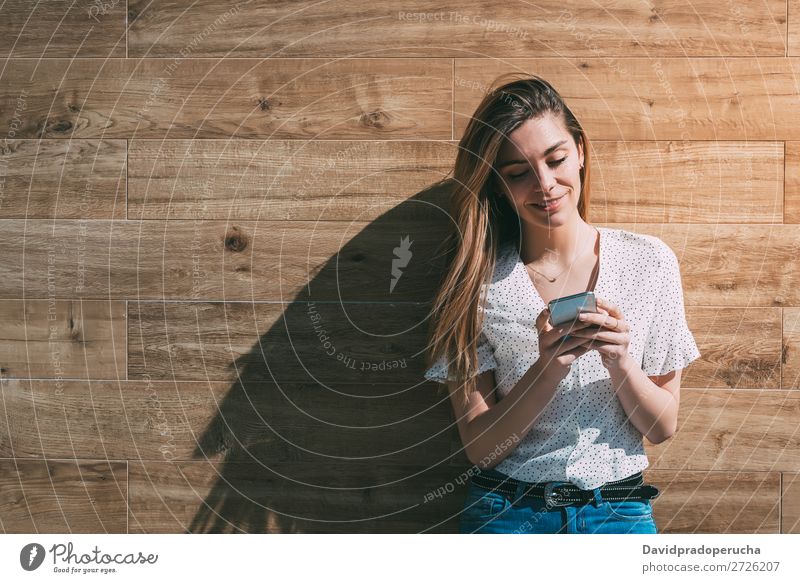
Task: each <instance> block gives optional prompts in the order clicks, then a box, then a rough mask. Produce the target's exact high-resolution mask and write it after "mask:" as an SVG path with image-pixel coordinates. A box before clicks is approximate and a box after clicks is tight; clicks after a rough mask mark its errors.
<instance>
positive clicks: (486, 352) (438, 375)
mask: <svg viewBox="0 0 800 583" xmlns="http://www.w3.org/2000/svg"><path fill="white" fill-rule="evenodd" d="M477 350H478V372H477V373H475V374H476V375H479V374H481V373H483V372H486V371H487V370H492V369H496V368H497V361H496V360H495V358H494V349H493V348H492V345H491V343H490V342H489V340H488V339H487V338H486V336H485V335H484V333H483V332H481V333H480V335H479V336H478V342H477ZM425 378H426V379H428V380H431V381H436V382H437V383H446V382H447V381H453V380H455V379H454V378H452V376H451V375H450V374H449V373H448V367H447V360H446V359H445V357H443V356H442V357H440V358H439V360H437V361H436V362H434V363H433V365H432V366H431V367H430V368H429V369H428V370H426V371H425Z"/></svg>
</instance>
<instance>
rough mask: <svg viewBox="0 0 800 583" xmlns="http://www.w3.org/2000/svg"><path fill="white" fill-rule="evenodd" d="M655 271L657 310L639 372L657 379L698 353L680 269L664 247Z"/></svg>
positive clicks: (672, 255)
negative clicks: (656, 278) (686, 306)
mask: <svg viewBox="0 0 800 583" xmlns="http://www.w3.org/2000/svg"><path fill="white" fill-rule="evenodd" d="M662 244H663V245H664V251H663V253H662V260H661V264H660V266H659V269H658V272H659V274H660V284H659V286H658V292H657V294H658V295H657V296H656V298H655V302H656V309H655V312H654V313H653V321H652V323H651V324H650V329H649V331H648V334H647V339H646V340H645V344H644V353H643V356H642V370H643V371H644V372H645V374H647V375H648V376H659V375H664V374H667V373H668V372H671V371H673V370H678V369H681V368H685V367H686V366H688V365H689V363H691V362H692V361H694V360H696V359H697V358H699V357H700V350H698V348H697V343H696V342H695V340H694V336H693V335H692V332H691V331H690V330H689V326H688V324H687V323H686V312H685V310H684V303H683V288H682V285H681V274H680V267H679V265H678V258H677V257H676V256H675V252H674V251H673V250H672V249H671V248H670V247H669V246H668V245H667V244H666V243H663V242H662Z"/></svg>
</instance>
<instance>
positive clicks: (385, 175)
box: [128, 139, 783, 224]
mask: <svg viewBox="0 0 800 583" xmlns="http://www.w3.org/2000/svg"><path fill="white" fill-rule="evenodd" d="M592 145H593V152H592V159H591V162H590V164H591V167H592V194H591V205H590V219H591V220H594V219H595V218H597V219H602V220H605V221H607V222H616V221H625V222H635V223H641V222H655V223H658V222H666V223H673V222H686V223H710V224H720V223H780V222H781V220H782V217H783V143H782V142H671V141H667V142H602V141H595V142H593V143H592ZM457 151H458V144H457V142H455V141H449V142H430V141H357V142H353V141H349V140H348V141H320V142H303V143H300V142H298V141H296V140H268V141H265V142H259V143H257V142H254V141H251V140H231V141H222V140H167V141H162V140H139V139H137V140H133V141H132V142H131V145H130V153H129V156H130V168H129V180H130V183H129V186H128V204H129V209H130V210H129V212H130V215H129V216H130V217H131V218H136V219H162V218H168V219H188V218H204V219H211V218H217V217H220V216H225V217H229V218H231V219H251V218H253V217H262V216H263V217H269V218H272V219H277V218H281V219H284V220H319V219H323V220H350V219H352V218H353V217H357V218H358V219H360V220H367V219H372V218H376V219H377V218H378V217H380V216H381V215H383V214H384V213H388V212H390V211H391V213H392V215H393V216H394V215H399V216H403V217H405V216H407V215H410V214H411V213H413V214H414V215H415V216H416V217H420V218H422V217H429V218H430V217H436V216H437V215H440V214H441V212H442V209H447V208H449V196H448V195H449V192H450V188H451V185H452V181H448V187H447V188H441V189H439V190H434V191H433V193H431V194H434V195H435V196H436V197H437V198H436V199H435V201H434V200H431V197H430V195H429V193H423V192H421V191H423V190H424V189H426V187H427V186H428V185H431V184H434V183H435V182H436V181H438V180H441V179H443V178H445V177H446V176H447V174H448V173H449V172H450V170H451V168H452V165H453V163H454V162H455V155H456V153H457ZM742 168H744V171H742ZM699 192H702V195H700V194H699ZM406 200H408V201H409V202H413V203H417V202H422V203H424V204H406V205H403V204H402V203H403V202H405V201H406ZM431 202H433V204H430V203H431Z"/></svg>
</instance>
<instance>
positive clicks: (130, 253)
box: [0, 197, 800, 308]
mask: <svg viewBox="0 0 800 583" xmlns="http://www.w3.org/2000/svg"><path fill="white" fill-rule="evenodd" d="M431 198H435V197H431ZM432 204H435V202H434V203H432ZM595 224H597V225H601V226H608V227H610V228H618V229H623V230H627V231H631V232H635V233H647V234H652V235H655V236H658V237H660V238H661V239H662V240H664V241H665V242H666V243H667V244H668V245H670V247H671V248H672V249H673V251H675V253H676V255H677V256H678V259H679V261H680V263H681V276H682V280H683V286H684V299H685V303H686V305H687V307H688V306H719V305H722V306H724V307H749V308H755V307H782V306H800V266H798V265H797V263H796V261H795V260H796V257H797V249H799V248H800V232H798V230H797V229H796V228H795V227H794V226H792V225H718V226H715V227H714V228H713V229H712V228H709V227H708V226H705V225H692V224H677V223H673V224H670V225H662V224H655V223H653V224H651V223H638V224H634V223H595ZM446 229H447V221H446V220H444V217H442V220H441V221H438V222H437V220H433V221H418V220H417V221H411V220H397V221H395V220H394V216H393V214H392V213H388V214H387V215H386V216H385V217H382V218H381V219H380V220H377V221H372V222H345V221H341V222H337V221H321V222H320V221H315V222H301V221H259V222H257V223H256V222H253V221H235V222H231V221H221V220H220V221H202V220H200V221H168V222H165V221H142V222H137V221H132V220H131V221H124V222H115V223H110V222H108V221H102V220H96V221H93V223H92V229H90V230H88V231H87V232H85V235H84V234H83V233H82V231H81V224H80V222H78V221H69V220H64V221H57V222H56V223H53V222H52V221H37V220H30V221H23V220H17V219H13V220H0V244H2V245H3V248H4V249H6V250H7V251H6V252H5V253H4V254H3V255H2V256H0V277H2V279H3V281H4V284H5V285H4V286H3V288H2V290H0V297H6V298H19V297H22V296H23V283H24V290H25V291H24V295H25V296H26V297H30V298H43V297H47V296H48V289H49V288H48V285H49V284H50V283H52V285H54V286H55V289H56V290H59V291H60V290H69V297H83V298H86V299H89V298H97V299H107V298H112V299H123V298H126V299H137V298H138V299H141V300H152V299H163V298H166V299H197V300H200V299H218V298H220V297H222V296H223V294H224V296H225V299H226V300H228V301H232V300H248V301H252V300H278V301H290V300H292V301H294V300H297V299H313V300H320V301H321V300H333V301H374V300H382V301H383V300H388V301H429V300H430V299H431V298H432V297H433V294H434V292H435V289H436V287H437V285H438V282H439V279H440V277H441V276H442V275H443V270H444V258H443V256H442V255H441V250H438V247H439V246H440V245H441V243H442V241H443V239H444V233H445V230H446ZM78 235H80V236H78ZM406 236H408V237H410V239H409V240H410V241H411V242H412V243H411V249H412V251H413V253H414V256H413V258H412V260H411V261H410V262H409V264H408V265H407V267H406V268H405V269H404V270H403V274H402V276H401V277H400V278H399V279H397V282H398V283H397V284H396V286H395V287H394V288H393V289H392V290H391V291H389V288H390V284H391V283H390V282H391V279H392V278H391V276H390V275H389V274H390V273H391V265H392V260H393V259H394V258H395V257H396V256H395V253H394V249H395V248H396V247H397V246H398V245H399V243H400V242H401V241H402V239H403V238H404V237H406ZM21 241H25V246H24V249H23V248H22V247H21V245H20V242H21ZM81 245H83V246H84V247H85V249H87V250H95V251H92V252H88V251H84V252H83V253H84V256H83V257H82V260H83V273H84V277H83V282H80V281H79V277H78V275H77V274H76V271H75V266H74V263H72V262H71V261H72V260H70V261H62V260H57V261H55V262H54V263H52V264H51V263H48V256H49V255H48V254H49V252H50V250H51V249H58V250H60V253H61V255H60V256H59V257H67V258H74V257H79V256H80V255H81V250H80V246H81ZM276 250H277V251H276ZM23 254H24V259H25V262H24V265H25V269H23ZM415 258H420V259H421V260H420V261H415V260H414V259H415ZM276 274H277V277H276ZM48 277H49V278H50V280H48ZM79 283H82V287H81V286H79V285H78V284H79ZM223 290H224V291H223ZM387 292H388V295H387Z"/></svg>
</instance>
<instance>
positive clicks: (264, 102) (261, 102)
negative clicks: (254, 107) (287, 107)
mask: <svg viewBox="0 0 800 583" xmlns="http://www.w3.org/2000/svg"><path fill="white" fill-rule="evenodd" d="M271 107H272V106H271V105H270V104H269V100H268V99H267V98H266V97H259V98H258V109H260V110H261V111H269V109H270V108H271Z"/></svg>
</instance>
